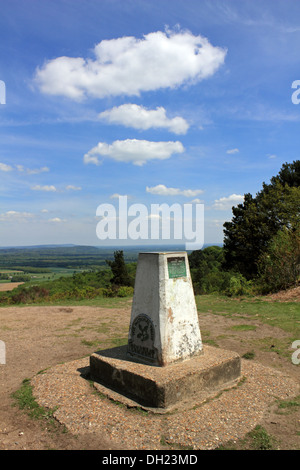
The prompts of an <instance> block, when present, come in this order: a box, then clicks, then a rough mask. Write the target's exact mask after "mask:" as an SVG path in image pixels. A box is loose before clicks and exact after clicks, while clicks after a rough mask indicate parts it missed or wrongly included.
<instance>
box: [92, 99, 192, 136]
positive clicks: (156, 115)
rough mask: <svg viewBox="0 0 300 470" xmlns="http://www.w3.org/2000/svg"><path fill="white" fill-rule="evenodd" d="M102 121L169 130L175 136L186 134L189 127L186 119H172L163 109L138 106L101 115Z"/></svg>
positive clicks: (114, 109)
mask: <svg viewBox="0 0 300 470" xmlns="http://www.w3.org/2000/svg"><path fill="white" fill-rule="evenodd" d="M99 118H100V119H104V120H107V121H108V122H109V123H110V124H122V125H124V126H126V127H133V128H134V129H141V130H147V129H151V128H153V129H157V128H164V129H168V130H169V131H171V132H174V133H175V134H186V132H187V130H188V128H189V125H188V123H187V122H186V121H185V119H183V118H181V117H179V116H176V117H174V118H172V119H170V118H168V117H167V116H166V110H165V108H163V107H157V108H156V109H147V108H145V107H144V106H138V105H137V104H123V105H121V106H115V107H114V108H112V109H109V110H107V111H104V112H103V113H100V114H99Z"/></svg>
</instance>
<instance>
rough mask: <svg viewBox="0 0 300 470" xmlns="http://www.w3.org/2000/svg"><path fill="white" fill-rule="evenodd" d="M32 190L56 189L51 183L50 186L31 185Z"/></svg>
mask: <svg viewBox="0 0 300 470" xmlns="http://www.w3.org/2000/svg"><path fill="white" fill-rule="evenodd" d="M31 189H32V190H33V191H53V192H54V191H56V187H55V186H53V185H50V186H47V185H45V186H40V185H39V184H37V185H35V186H32V188H31Z"/></svg>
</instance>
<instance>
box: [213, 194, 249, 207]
mask: <svg viewBox="0 0 300 470" xmlns="http://www.w3.org/2000/svg"><path fill="white" fill-rule="evenodd" d="M242 202H244V196H242V195H241V194H231V195H230V196H228V197H221V198H220V199H216V200H215V202H214V204H213V208H214V209H217V210H228V209H231V208H232V206H236V205H237V204H241V203H242Z"/></svg>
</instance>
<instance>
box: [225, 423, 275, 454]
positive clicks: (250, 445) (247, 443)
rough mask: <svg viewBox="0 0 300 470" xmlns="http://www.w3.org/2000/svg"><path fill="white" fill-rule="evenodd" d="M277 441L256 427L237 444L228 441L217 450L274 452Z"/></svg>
mask: <svg viewBox="0 0 300 470" xmlns="http://www.w3.org/2000/svg"><path fill="white" fill-rule="evenodd" d="M276 445H277V441H276V439H275V438H274V437H273V436H270V435H269V434H268V433H267V431H266V430H265V428H264V427H262V426H261V425H257V426H256V427H255V428H254V429H252V431H250V432H248V434H246V436H245V437H244V438H243V439H240V440H239V441H238V442H233V441H229V442H227V443H226V444H223V445H221V446H220V447H218V449H217V450H275V449H276Z"/></svg>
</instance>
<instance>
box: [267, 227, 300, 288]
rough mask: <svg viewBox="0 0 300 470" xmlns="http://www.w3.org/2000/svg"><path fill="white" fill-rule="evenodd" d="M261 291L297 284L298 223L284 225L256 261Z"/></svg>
mask: <svg viewBox="0 0 300 470" xmlns="http://www.w3.org/2000/svg"><path fill="white" fill-rule="evenodd" d="M258 270H259V274H260V284H261V289H262V291H263V293H268V292H276V291H278V290H280V289H287V288H288V287H293V286H295V285H297V283H298V280H299V278H300V224H299V225H298V226H297V227H296V228H292V229H291V228H287V227H284V228H283V229H282V230H280V231H279V232H278V233H277V234H276V235H275V237H274V238H273V239H272V240H271V242H270V244H269V246H268V248H267V250H266V252H264V253H262V255H261V256H260V259H259V261H258Z"/></svg>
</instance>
